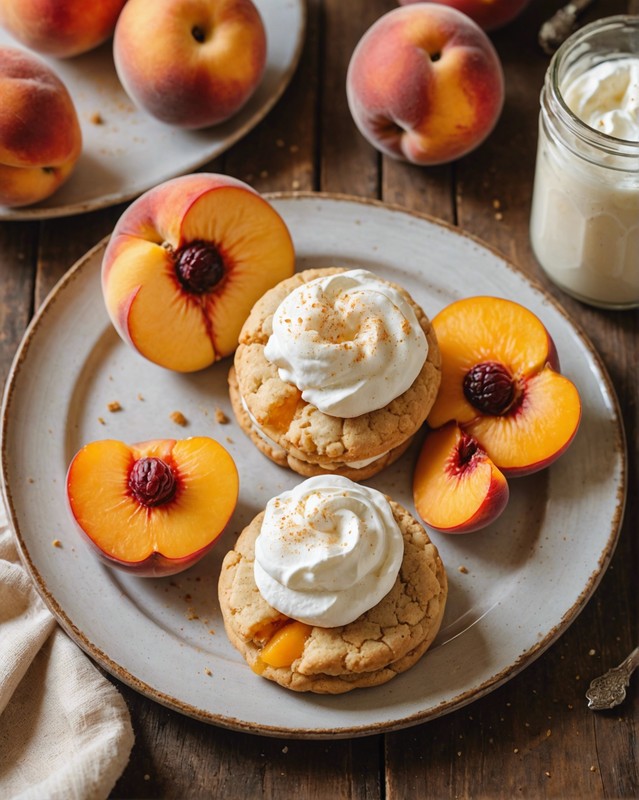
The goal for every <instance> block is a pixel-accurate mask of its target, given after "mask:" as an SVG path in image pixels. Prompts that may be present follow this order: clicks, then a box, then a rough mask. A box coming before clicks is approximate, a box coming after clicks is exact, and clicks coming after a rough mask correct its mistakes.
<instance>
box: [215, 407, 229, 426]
mask: <svg viewBox="0 0 639 800" xmlns="http://www.w3.org/2000/svg"><path fill="white" fill-rule="evenodd" d="M215 421H216V422H219V424H220V425H228V422H229V418H228V417H227V416H226V414H225V413H224V412H223V411H222V409H221V408H216V409H215Z"/></svg>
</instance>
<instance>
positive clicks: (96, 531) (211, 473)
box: [66, 436, 239, 577]
mask: <svg viewBox="0 0 639 800" xmlns="http://www.w3.org/2000/svg"><path fill="white" fill-rule="evenodd" d="M66 490H67V500H68V504H69V507H70V509H71V513H72V515H73V518H74V520H75V522H76V523H77V525H78V526H79V528H80V530H81V531H82V533H83V534H84V535H85V538H86V539H87V540H88V542H89V543H90V545H91V546H92V548H93V549H94V550H95V552H96V553H97V554H98V555H99V556H100V558H101V559H102V560H103V561H104V562H105V563H107V564H108V565H110V566H116V567H119V568H121V569H124V570H126V571H129V572H132V573H134V574H135V575H137V576H140V577H161V576H164V575H173V574H175V573H177V572H182V571H183V570H185V569H187V568H188V567H190V566H192V565H193V564H195V563H196V562H197V561H199V560H200V559H201V558H202V557H203V556H204V555H205V554H206V553H207V552H208V551H209V550H210V549H211V547H212V546H213V545H214V543H215V541H216V539H217V538H218V536H219V535H220V534H221V533H222V531H223V530H224V528H225V527H226V524H227V523H228V521H229V519H230V518H231V515H232V514H233V511H234V510H235V506H236V503H237V498H238V492H239V478H238V472H237V469H236V466H235V463H234V461H233V459H232V457H231V456H230V455H229V453H228V452H227V451H226V450H225V449H224V448H223V447H222V445H220V444H218V442H216V441H215V440H213V439H210V438H208V437H206V436H196V437H192V438H189V439H182V440H175V439H157V440H153V441H148V442H143V443H141V444H136V445H128V444H125V443H124V442H120V441H117V440H115V439H103V440H100V441H95V442H90V443H89V444H87V445H85V446H84V447H83V448H82V449H81V450H79V451H78V453H76V455H75V456H74V458H73V460H72V461H71V464H70V466H69V470H68V473H67V481H66Z"/></svg>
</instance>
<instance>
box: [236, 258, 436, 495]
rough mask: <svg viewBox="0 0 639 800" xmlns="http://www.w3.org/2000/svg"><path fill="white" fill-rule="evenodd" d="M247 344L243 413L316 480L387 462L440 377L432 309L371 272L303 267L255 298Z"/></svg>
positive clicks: (258, 439)
mask: <svg viewBox="0 0 639 800" xmlns="http://www.w3.org/2000/svg"><path fill="white" fill-rule="evenodd" d="M239 342H240V343H239V346H238V348H237V351H236V353H235V359H234V365H233V367H232V368H231V371H230V374H229V390H230V397H231V404H232V407H233V411H234V413H235V416H236V418H237V420H238V422H239V424H240V426H241V427H242V429H243V430H244V431H245V433H246V434H247V435H248V436H249V438H250V439H251V440H252V441H253V443H254V444H255V445H256V446H257V447H258V448H259V449H260V450H261V451H262V452H263V453H264V454H265V455H266V456H268V457H269V458H270V459H271V460H273V461H275V462H276V463H277V464H280V465H281V466H288V467H290V468H291V469H292V470H294V471H295V472H297V473H299V474H301V475H304V476H306V477H309V476H313V475H322V474H326V473H335V474H338V475H344V476H345V477H348V478H351V479H353V480H363V479H366V478H369V477H371V476H372V475H375V474H376V473H377V472H379V471H380V470H382V469H383V468H385V467H387V466H388V465H389V464H391V463H392V462H393V461H395V460H396V459H397V458H398V457H399V456H400V455H401V454H402V453H403V452H404V451H405V450H406V448H407V447H408V445H409V444H410V442H411V440H412V438H413V435H414V434H415V433H416V432H417V430H418V429H419V428H420V427H421V425H422V424H423V422H424V420H425V419H426V416H427V415H428V412H429V411H430V408H431V406H432V405H433V402H434V400H435V396H436V394H437V390H438V388H439V384H440V378H441V369H440V353H439V348H438V346H437V340H436V337H435V333H434V331H433V329H432V327H431V324H430V321H429V320H428V318H427V316H426V314H425V313H424V311H423V310H422V309H421V308H420V307H419V306H418V305H417V303H415V301H414V300H413V299H412V298H411V297H410V296H409V294H408V293H407V292H406V291H405V290H404V289H403V288H402V287H400V286H398V285H396V284H394V283H391V282H389V281H385V280H382V279H381V278H379V277H377V276H376V275H374V274H373V273H372V272H369V271H368V270H363V269H353V270H346V269H338V268H330V269H311V270H305V271H302V272H298V273H296V274H295V275H293V276H292V277H291V278H288V279H286V280H284V281H282V282H281V283H279V284H278V285H277V286H275V287H274V288H273V289H271V290H269V291H267V292H266V294H265V295H263V297H262V298H261V299H260V300H259V301H258V302H257V303H256V304H255V306H254V307H253V310H252V311H251V313H250V315H249V317H248V319H247V321H246V323H245V324H244V327H243V329H242V332H241V334H240V339H239Z"/></svg>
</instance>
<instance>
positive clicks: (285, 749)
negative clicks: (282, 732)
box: [282, 745, 288, 753]
mask: <svg viewBox="0 0 639 800" xmlns="http://www.w3.org/2000/svg"><path fill="white" fill-rule="evenodd" d="M282 752H283V753H288V745H284V747H283V748H282Z"/></svg>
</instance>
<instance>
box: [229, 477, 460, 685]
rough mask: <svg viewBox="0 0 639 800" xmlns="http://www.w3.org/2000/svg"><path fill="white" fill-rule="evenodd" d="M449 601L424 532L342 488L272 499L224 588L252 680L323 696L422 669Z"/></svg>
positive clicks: (331, 480)
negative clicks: (415, 666)
mask: <svg viewBox="0 0 639 800" xmlns="http://www.w3.org/2000/svg"><path fill="white" fill-rule="evenodd" d="M302 537H303V540H304V546H303V547H301V546H300V545H301V540H302ZM354 575H356V579H355V580H353V576H354ZM258 583H259V586H258ZM447 592H448V585H447V580H446V573H445V570H444V566H443V564H442V561H441V558H440V557H439V554H438V552H437V549H436V547H435V545H434V544H433V543H432V542H431V541H430V539H429V537H428V535H427V533H426V531H425V530H424V528H423V527H422V526H421V525H420V523H419V522H418V521H417V520H416V519H415V518H414V517H413V516H412V515H411V514H410V513H409V512H408V511H407V510H406V509H405V508H403V507H402V506H400V505H399V504H398V503H395V502H393V501H392V500H390V499H389V498H387V497H385V496H384V495H382V494H381V493H380V492H378V491H376V490H374V489H370V488H368V487H363V486H360V485H359V484H356V483H353V482H352V481H350V480H348V479H347V478H342V477H340V476H326V477H324V476H319V477H315V478H309V479H308V480H306V481H304V482H302V483H301V484H300V485H299V486H297V487H296V488H295V489H294V490H292V491H290V492H285V493H283V494H282V495H279V496H278V497H275V498H273V499H272V500H271V501H270V502H269V503H268V505H267V507H266V510H265V511H263V512H262V513H260V514H259V515H258V516H257V517H255V519H254V520H253V521H252V522H251V523H250V525H248V526H247V527H246V528H245V529H244V531H243V532H242V533H241V535H240V537H239V538H238V540H237V543H236V545H235V547H234V548H233V550H231V551H230V552H229V553H227V554H226V556H225V558H224V561H223V564H222V571H221V575H220V581H219V602H220V608H221V610H222V615H223V618H224V625H225V628H226V632H227V635H228V637H229V639H230V641H231V643H232V644H233V645H234V647H236V648H237V650H239V652H240V653H241V654H242V655H243V657H244V658H245V659H246V661H247V663H248V664H249V665H250V666H251V668H252V669H253V670H254V671H255V672H257V673H258V674H260V675H262V676H263V677H264V678H267V679H269V680H272V681H275V682H276V683H279V684H280V685H282V686H285V687H287V688H289V689H292V690H294V691H298V692H316V693H320V694H341V693H343V692H348V691H350V690H351V689H356V688H358V687H369V686H377V685H380V684H382V683H385V682H387V681H389V680H390V679H391V678H393V677H394V676H395V675H397V674H399V673H401V672H404V671H405V670H407V669H409V668H410V667H411V666H413V664H415V662H416V661H418V659H419V658H420V657H421V656H422V655H423V654H424V652H425V651H426V650H427V648H428V647H429V645H430V644H431V643H432V641H433V639H434V638H435V636H436V634H437V631H438V630H439V627H440V624H441V621H442V617H443V614H444V608H445V604H446V597H447ZM265 595H266V596H265ZM273 604H275V605H273ZM276 606H277V607H276ZM300 623H301V624H300Z"/></svg>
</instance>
